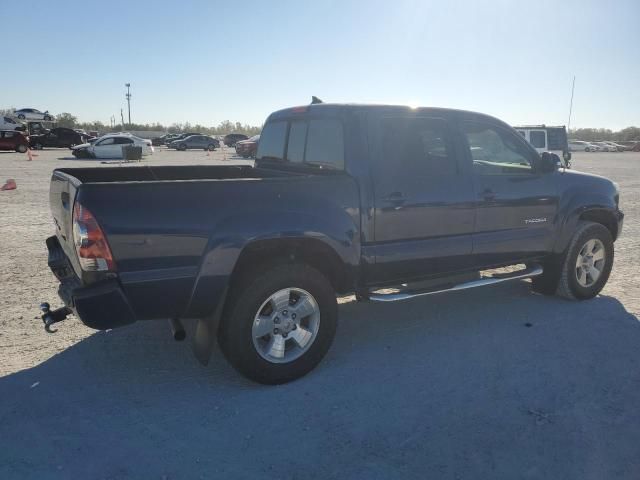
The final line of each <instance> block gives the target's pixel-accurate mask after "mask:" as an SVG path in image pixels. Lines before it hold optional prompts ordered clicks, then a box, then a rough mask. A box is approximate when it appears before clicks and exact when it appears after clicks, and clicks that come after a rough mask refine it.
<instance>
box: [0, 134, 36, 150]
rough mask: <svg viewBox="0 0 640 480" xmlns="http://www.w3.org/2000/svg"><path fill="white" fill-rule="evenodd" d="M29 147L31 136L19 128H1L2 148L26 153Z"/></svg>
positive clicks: (0, 139) (0, 144)
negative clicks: (18, 129)
mask: <svg viewBox="0 0 640 480" xmlns="http://www.w3.org/2000/svg"><path fill="white" fill-rule="evenodd" d="M28 148H29V137H27V136H26V135H25V134H24V133H22V132H19V131H17V130H0V150H15V151H16V152H19V153H25V152H26V151H27V149H28Z"/></svg>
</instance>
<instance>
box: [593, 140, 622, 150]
mask: <svg viewBox="0 0 640 480" xmlns="http://www.w3.org/2000/svg"><path fill="white" fill-rule="evenodd" d="M591 144H592V145H596V146H598V147H600V149H601V151H603V152H617V151H618V149H617V147H614V146H613V145H609V144H608V143H607V142H591Z"/></svg>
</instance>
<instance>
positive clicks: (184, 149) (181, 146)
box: [178, 143, 187, 152]
mask: <svg viewBox="0 0 640 480" xmlns="http://www.w3.org/2000/svg"><path fill="white" fill-rule="evenodd" d="M178 150H180V151H181V152H184V151H186V150H187V146H186V145H185V144H184V143H183V144H182V145H178Z"/></svg>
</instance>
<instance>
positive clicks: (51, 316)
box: [40, 302, 73, 333]
mask: <svg viewBox="0 0 640 480" xmlns="http://www.w3.org/2000/svg"><path fill="white" fill-rule="evenodd" d="M40 310H42V316H41V317H40V318H42V321H43V322H44V329H45V330H46V331H47V333H55V332H57V331H58V330H51V325H53V324H54V323H58V322H62V321H63V320H66V318H67V316H68V315H71V313H73V312H72V310H71V309H70V308H69V307H60V308H58V309H57V310H51V305H49V304H48V303H47V302H44V303H41V304H40Z"/></svg>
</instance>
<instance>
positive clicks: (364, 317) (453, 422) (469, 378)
mask: <svg viewBox="0 0 640 480" xmlns="http://www.w3.org/2000/svg"><path fill="white" fill-rule="evenodd" d="M340 316H341V318H340V321H341V324H340V327H339V329H338V334H337V337H336V341H335V343H334V346H333V347H332V349H331V350H330V352H329V354H328V356H327V358H326V359H325V360H324V361H323V363H321V364H320V366H319V367H318V368H317V369H316V370H315V371H314V372H312V373H311V374H310V375H308V376H307V377H305V378H303V379H301V380H299V381H297V382H293V383H291V384H288V385H280V386H275V387H265V386H260V385H256V384H253V383H251V382H249V381H247V380H244V379H243V378H241V377H240V376H239V375H238V374H236V373H235V372H234V371H233V370H232V369H231V367H229V366H228V364H227V363H226V362H225V361H224V359H223V358H222V356H221V354H220V353H219V351H216V352H215V353H214V356H213V358H212V361H211V364H210V366H209V367H207V368H203V367H201V366H200V365H199V364H198V363H197V362H196V360H195V359H194V358H193V356H192V354H191V351H190V348H189V345H186V344H178V343H175V342H173V341H172V340H171V339H170V335H169V332H168V326H167V325H166V324H165V323H162V324H161V323H156V322H146V323H143V322H139V323H138V324H135V325H133V326H131V327H127V328H122V329H119V330H113V331H110V332H100V333H96V334H94V335H92V336H90V337H88V338H87V339H85V340H83V341H81V342H79V343H77V344H75V345H73V346H71V347H69V348H68V349H66V350H64V351H63V352H61V353H60V354H58V355H55V356H54V357H52V358H50V359H49V360H47V361H45V362H43V363H42V364H40V365H37V366H35V367H33V368H31V369H27V370H23V371H20V372H17V373H15V374H12V375H8V376H6V377H4V378H0V439H2V442H1V443H2V444H3V446H2V449H0V478H7V479H9V478H163V477H166V478H304V479H309V478H323V479H324V478H397V477H402V478H425V477H430V476H435V477H438V478H457V477H460V478H493V479H495V478H522V477H523V476H524V477H527V478H545V477H546V478H585V477H589V478H638V476H639V475H640V455H639V454H640V429H638V428H637V427H638V425H640V413H638V409H637V405H638V403H639V402H640V375H639V372H640V368H639V367H640V358H639V356H638V354H637V352H638V345H640V328H639V326H640V324H639V323H638V319H637V318H636V317H635V316H634V315H632V314H630V313H629V312H627V311H626V310H625V308H624V306H623V305H622V304H621V303H620V302H618V301H617V300H616V299H614V298H611V297H607V296H600V297H598V298H596V299H594V300H591V301H588V302H568V301H564V300H560V299H557V298H553V297H543V296H538V295H534V294H531V293H530V291H529V288H528V284H527V282H514V283H512V284H509V285H501V286H495V287H488V288H484V289H478V290H475V291H468V292H457V293H451V294H444V295H439V296H433V297H426V298H421V299H415V300H411V301H408V302H404V303H398V304H373V303H369V304H366V303H355V302H348V303H345V304H343V305H341V307H340ZM70 327H71V325H65V324H62V325H61V327H60V328H63V329H64V328H70ZM427 472H428V473H427ZM429 473H431V475H429Z"/></svg>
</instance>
